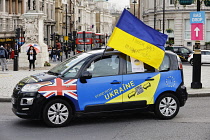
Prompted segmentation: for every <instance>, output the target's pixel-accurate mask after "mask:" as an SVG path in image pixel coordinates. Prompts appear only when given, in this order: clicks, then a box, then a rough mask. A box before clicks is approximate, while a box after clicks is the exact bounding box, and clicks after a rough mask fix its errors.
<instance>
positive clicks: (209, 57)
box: [188, 50, 210, 66]
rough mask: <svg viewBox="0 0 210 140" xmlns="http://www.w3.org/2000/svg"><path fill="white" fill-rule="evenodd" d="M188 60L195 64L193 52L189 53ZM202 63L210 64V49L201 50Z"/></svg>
mask: <svg viewBox="0 0 210 140" xmlns="http://www.w3.org/2000/svg"><path fill="white" fill-rule="evenodd" d="M188 62H189V63H190V64H191V65H192V66H193V53H191V54H190V55H189V58H188ZM201 64H210V50H201Z"/></svg>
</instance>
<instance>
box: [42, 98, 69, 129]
mask: <svg viewBox="0 0 210 140" xmlns="http://www.w3.org/2000/svg"><path fill="white" fill-rule="evenodd" d="M72 118H73V115H72V108H71V106H70V104H69V103H68V102H67V101H65V100H62V99H55V100H51V101H49V102H48V103H47V104H46V106H45V107H44V110H43V120H44V122H45V123H46V124H47V125H48V126H51V127H61V126H66V125H67V124H68V123H69V122H70V121H71V119H72Z"/></svg>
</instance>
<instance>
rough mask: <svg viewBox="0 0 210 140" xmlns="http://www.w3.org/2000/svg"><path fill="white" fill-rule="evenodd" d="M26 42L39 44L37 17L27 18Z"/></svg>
mask: <svg viewBox="0 0 210 140" xmlns="http://www.w3.org/2000/svg"><path fill="white" fill-rule="evenodd" d="M25 42H26V43H30V42H34V43H38V19H37V18H36V17H26V18H25Z"/></svg>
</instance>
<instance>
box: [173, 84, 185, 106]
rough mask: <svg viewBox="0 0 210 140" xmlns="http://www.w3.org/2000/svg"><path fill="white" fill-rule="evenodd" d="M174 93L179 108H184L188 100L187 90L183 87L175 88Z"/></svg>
mask: <svg viewBox="0 0 210 140" xmlns="http://www.w3.org/2000/svg"><path fill="white" fill-rule="evenodd" d="M176 93H177V95H178V99H179V102H180V106H184V105H185V103H186V101H187V98H188V93H187V88H186V87H185V86H184V85H180V86H179V87H178V88H177V90H176Z"/></svg>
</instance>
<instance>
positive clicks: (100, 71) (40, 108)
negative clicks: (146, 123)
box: [12, 50, 188, 127]
mask: <svg viewBox="0 0 210 140" xmlns="http://www.w3.org/2000/svg"><path fill="white" fill-rule="evenodd" d="M187 96H188V94H187V91H186V87H185V86H184V81H183V72H182V63H181V61H180V59H179V57H178V56H177V55H176V54H174V53H173V52H167V51H166V53H165V57H164V60H163V62H162V64H161V66H160V68H159V69H158V70H157V69H155V68H153V67H151V66H149V65H147V64H144V63H143V62H140V61H139V60H134V61H133V58H131V57H130V56H128V55H126V54H123V53H121V52H119V51H115V50H112V51H110V50H107V51H104V50H94V51H89V52H84V53H79V54H77V55H75V56H73V57H71V58H69V59H67V60H66V61H64V62H62V63H60V64H58V65H57V66H55V67H54V68H52V69H51V70H49V71H48V72H46V73H39V74H35V75H31V76H29V77H26V78H24V79H22V80H21V81H20V82H19V83H18V84H17V85H16V87H15V88H14V91H13V95H12V105H13V108H12V110H13V112H14V114H16V115H17V116H19V117H21V118H28V119H42V120H44V122H45V123H46V124H47V125H48V126H52V127H59V126H66V125H67V124H69V123H70V121H71V120H72V118H73V117H74V116H77V114H80V115H81V114H83V113H84V114H89V113H95V112H112V111H119V110H121V111H126V110H139V109H149V110H150V111H153V112H154V113H155V114H156V116H157V117H158V118H160V119H172V118H174V117H175V116H176V115H177V113H178V112H179V109H180V107H182V106H184V104H185V102H186V100H187Z"/></svg>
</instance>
